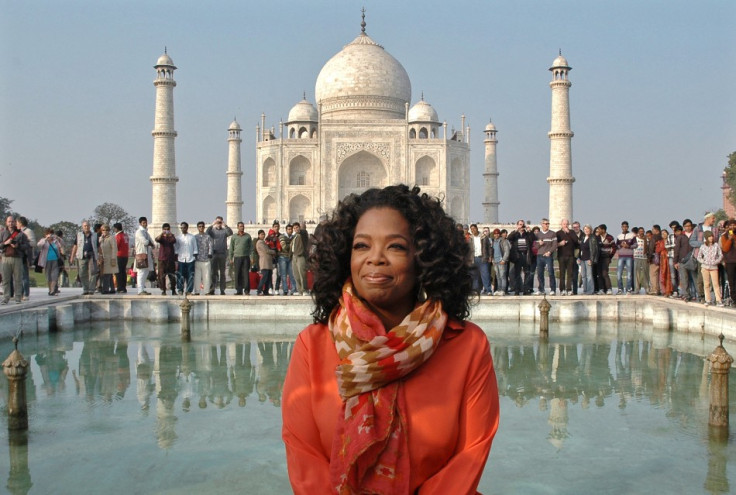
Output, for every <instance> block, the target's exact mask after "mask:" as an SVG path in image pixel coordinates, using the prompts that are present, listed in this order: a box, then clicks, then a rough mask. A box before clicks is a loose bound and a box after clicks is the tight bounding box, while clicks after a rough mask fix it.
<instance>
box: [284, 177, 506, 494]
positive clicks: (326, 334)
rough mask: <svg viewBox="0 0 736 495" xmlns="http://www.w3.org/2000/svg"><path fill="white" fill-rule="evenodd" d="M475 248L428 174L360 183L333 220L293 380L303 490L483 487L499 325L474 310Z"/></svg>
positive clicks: (290, 460)
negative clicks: (422, 179)
mask: <svg viewBox="0 0 736 495" xmlns="http://www.w3.org/2000/svg"><path fill="white" fill-rule="evenodd" d="M468 254H469V245H468V243H466V242H465V240H464V239H463V235H462V232H460V231H458V230H457V229H456V228H455V224H454V221H453V220H452V218H450V217H449V216H448V215H446V214H445V213H444V211H443V210H442V207H441V204H440V202H439V200H436V199H431V198H430V197H429V196H428V195H427V194H421V195H420V192H419V188H418V187H415V188H414V189H412V190H410V189H409V188H408V187H407V186H405V185H397V186H390V187H387V188H385V189H369V190H368V191H366V192H364V193H363V194H361V195H360V196H356V195H351V196H348V197H347V198H346V199H345V200H344V201H343V202H341V203H340V204H339V205H338V207H337V209H336V211H335V213H334V214H333V216H332V218H331V219H330V220H328V221H326V222H325V223H323V224H322V226H321V229H320V232H319V234H318V238H317V246H316V250H315V253H314V255H313V256H312V258H311V262H312V266H313V269H314V270H315V274H314V290H313V296H314V300H315V304H316V309H315V310H314V312H313V316H314V320H315V323H314V324H313V325H310V326H308V327H307V328H306V329H304V331H302V332H301V334H300V335H299V337H298V339H297V341H296V343H295V345H294V350H293V353H292V357H291V362H290V364H289V371H288V373H287V376H286V381H285V383H284V390H283V438H284V442H285V444H286V455H287V464H288V467H289V478H290V480H291V484H292V488H293V489H294V492H295V493H297V494H302V493H304V494H313V493H340V494H342V493H359V492H360V493H386V494H395V493H396V494H398V493H400V494H406V493H417V492H419V491H422V492H426V493H475V491H476V487H477V485H478V482H479V481H480V477H481V474H482V472H483V468H484V466H485V462H486V459H487V457H488V453H489V451H490V448H491V443H492V441H493V437H494V435H495V433H496V429H497V428H498V415H499V410H498V390H497V386H496V377H495V374H494V371H493V363H492V360H491V355H490V350H489V345H488V338H487V337H486V336H485V334H484V333H483V331H482V330H481V329H480V328H478V327H477V326H476V325H474V324H472V323H470V322H466V321H463V319H464V318H466V317H467V316H468V314H469V310H468V304H469V303H468V298H469V296H470V295H471V292H472V281H471V277H470V273H469V269H470V267H469V265H468V264H466V260H467V258H468Z"/></svg>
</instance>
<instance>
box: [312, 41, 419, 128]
mask: <svg viewBox="0 0 736 495" xmlns="http://www.w3.org/2000/svg"><path fill="white" fill-rule="evenodd" d="M314 94H315V98H316V100H317V104H318V105H320V106H321V108H320V112H321V113H322V118H323V119H346V120H357V119H385V118H393V119H403V118H404V117H405V115H406V104H407V103H409V102H410V101H411V82H410V81H409V75H408V74H407V73H406V69H404V67H403V66H402V65H401V64H400V63H399V61H398V60H396V59H395V58H394V57H393V56H392V55H391V54H390V53H388V52H387V51H386V50H384V49H383V47H382V46H381V45H379V44H378V43H376V42H375V41H373V40H372V39H371V38H370V37H369V36H368V35H367V34H365V32H362V33H361V34H360V35H359V36H358V37H357V38H355V39H354V40H353V41H352V42H351V43H349V44H348V45H346V46H345V47H344V48H343V49H342V50H341V51H340V52H338V53H337V54H336V55H335V56H334V57H332V58H331V59H330V60H328V61H327V63H326V64H325V65H324V67H322V70H321V71H320V73H319V76H317V82H316V84H315V92H314Z"/></svg>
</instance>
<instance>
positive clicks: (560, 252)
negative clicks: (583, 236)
mask: <svg viewBox="0 0 736 495" xmlns="http://www.w3.org/2000/svg"><path fill="white" fill-rule="evenodd" d="M560 227H561V228H560V230H558V231H557V233H556V236H557V265H558V266H559V268H560V295H562V296H567V295H572V294H573V288H577V285H578V279H577V277H576V276H574V273H573V270H572V267H573V265H576V264H577V263H575V251H576V250H577V249H578V248H579V247H580V241H579V239H578V236H577V234H576V233H575V232H574V231H573V230H570V220H568V219H567V218H563V219H562V221H561V222H560Z"/></svg>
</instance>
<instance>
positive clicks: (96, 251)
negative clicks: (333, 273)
mask: <svg viewBox="0 0 736 495" xmlns="http://www.w3.org/2000/svg"><path fill="white" fill-rule="evenodd" d="M138 223H139V226H138V229H137V230H136V231H135V234H134V235H133V236H129V235H128V234H126V233H125V231H124V230H123V226H122V224H121V223H115V224H114V225H113V226H112V229H111V227H110V226H109V225H107V224H96V225H94V226H93V225H91V224H90V222H88V221H86V220H85V221H83V222H82V224H81V230H80V231H79V232H77V233H76V235H75V238H74V240H73V242H72V245H71V247H70V249H69V250H67V248H66V246H65V243H64V233H63V232H61V231H58V232H54V231H53V230H51V229H46V231H45V233H44V236H43V238H41V239H40V240H39V241H38V242H36V236H35V234H34V232H33V230H32V229H30V228H29V227H28V221H27V220H26V218H24V217H18V218H17V219H16V218H15V216H12V215H11V216H8V217H7V218H6V221H5V226H4V227H3V228H2V229H0V247H1V248H2V257H3V262H2V271H1V272H0V276H1V278H2V281H3V297H2V304H8V302H9V301H10V299H11V298H14V299H15V301H16V303H18V304H20V303H22V302H23V301H27V300H28V298H29V296H30V277H29V273H30V270H32V269H34V268H35V270H36V271H39V272H40V271H43V272H44V273H45V274H46V280H47V283H48V289H49V295H50V296H55V295H58V294H59V293H60V291H59V287H60V286H64V285H66V286H68V280H65V277H66V278H68V272H67V270H66V268H65V260H67V259H68V262H69V265H70V266H75V267H76V268H77V271H78V274H77V280H76V283H77V285H79V286H80V287H81V288H82V293H83V295H89V294H93V293H95V292H99V293H102V294H124V293H127V292H128V286H129V285H130V286H133V287H135V288H136V289H137V293H138V294H139V295H150V294H151V293H150V292H149V291H148V290H147V289H153V288H154V287H156V288H158V289H160V290H161V294H163V295H166V294H167V293H170V294H171V295H177V294H184V293H185V292H186V293H187V294H192V295H200V294H203V295H214V294H215V293H216V292H217V291H218V290H219V293H220V294H221V295H225V293H226V292H225V291H226V282H227V274H228V273H227V271H228V267H230V268H231V276H232V280H233V283H234V285H235V295H248V294H250V293H251V290H256V293H257V294H258V295H263V296H266V295H273V294H283V295H294V294H306V293H307V292H308V290H309V288H308V284H307V255H308V246H309V243H310V239H309V235H308V234H307V231H306V228H302V226H301V224H300V223H299V222H294V223H293V224H291V223H290V224H288V225H287V226H286V228H285V232H281V225H280V224H279V222H278V221H276V222H274V223H273V226H272V227H271V229H269V231H268V234H266V232H265V231H263V230H259V231H258V237H257V239H256V240H255V241H253V239H252V238H251V236H250V234H248V233H247V232H245V225H244V224H243V222H238V225H237V230H236V231H235V232H233V230H232V229H231V228H230V227H229V226H227V225H226V224H225V223H224V221H223V219H222V217H217V218H216V219H215V221H214V222H213V223H212V224H211V225H210V226H208V227H207V226H206V225H205V222H203V221H200V222H198V223H197V233H196V234H191V233H190V232H189V224H188V223H187V222H181V223H180V224H179V233H178V234H174V233H173V232H172V229H171V226H170V225H169V224H168V223H164V224H163V225H162V226H161V233H160V234H159V235H157V236H156V237H155V239H154V238H153V237H152V236H151V235H150V234H149V233H148V220H147V219H146V218H145V217H140V218H139V221H138ZM67 253H69V255H68V258H67ZM131 258H132V261H131ZM274 267H276V268H277V271H276V273H275V274H274ZM274 275H275V278H276V281H275V286H274V284H273V281H272V278H273V277H274ZM147 286H148V287H147ZM16 287H18V288H20V290H15V288H16Z"/></svg>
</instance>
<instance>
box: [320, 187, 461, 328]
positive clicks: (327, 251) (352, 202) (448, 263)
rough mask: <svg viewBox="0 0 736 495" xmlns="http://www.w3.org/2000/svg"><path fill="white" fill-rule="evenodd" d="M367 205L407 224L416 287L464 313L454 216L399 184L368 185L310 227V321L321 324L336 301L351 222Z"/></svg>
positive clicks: (450, 310) (452, 312)
mask: <svg viewBox="0 0 736 495" xmlns="http://www.w3.org/2000/svg"><path fill="white" fill-rule="evenodd" d="M372 208H393V209H394V210H396V211H398V212H399V213H401V215H402V216H403V217H404V218H405V219H406V221H407V222H408V223H409V233H410V235H411V239H412V242H413V244H414V250H415V254H414V263H415V264H414V267H415V272H416V278H417V292H419V291H420V290H422V289H423V290H424V292H426V294H427V298H432V299H438V300H440V301H441V302H442V306H443V309H444V310H445V311H446V312H447V314H448V315H449V316H451V317H454V318H457V319H464V318H467V317H468V315H469V314H470V311H469V297H470V295H471V294H472V292H473V287H472V279H471V277H470V266H469V265H468V259H469V254H470V246H469V245H468V243H467V242H466V241H465V237H464V236H463V232H462V231H460V230H458V229H457V228H456V224H455V221H454V220H453V219H452V217H450V216H449V215H447V214H446V213H445V211H444V210H443V209H442V203H441V200H440V199H439V198H431V197H430V196H429V195H428V194H427V193H420V189H419V187H417V186H414V187H413V188H412V189H409V187H408V186H406V185H404V184H400V185H396V186H388V187H386V188H383V189H368V190H367V191H365V192H364V193H362V194H360V195H356V194H351V195H350V196H348V197H346V198H345V199H344V200H342V201H340V202H339V203H338V205H337V208H336V209H335V211H334V212H333V214H332V217H331V218H329V219H327V220H325V221H324V222H322V223H320V225H319V226H318V227H317V228H316V229H315V231H314V235H315V238H316V246H315V250H314V252H313V253H312V255H311V256H310V259H309V261H310V264H311V268H312V272H313V273H314V286H313V291H312V294H313V296H314V301H315V305H316V307H315V309H314V311H313V312H312V316H313V317H314V321H315V322H319V323H326V322H327V320H328V319H329V317H330V314H331V313H332V310H333V309H334V308H335V307H336V306H337V305H338V302H339V299H340V296H341V295H342V286H343V284H344V283H345V280H347V278H348V277H349V276H350V257H351V254H352V248H353V236H354V235H355V226H356V225H357V224H358V220H359V219H360V217H361V216H362V215H363V214H364V213H365V212H366V211H368V210H370V209H372Z"/></svg>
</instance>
